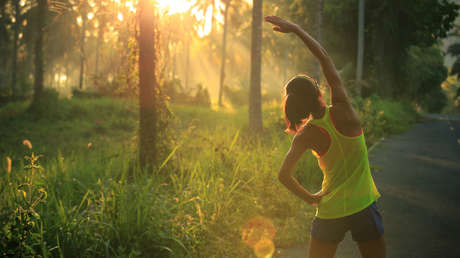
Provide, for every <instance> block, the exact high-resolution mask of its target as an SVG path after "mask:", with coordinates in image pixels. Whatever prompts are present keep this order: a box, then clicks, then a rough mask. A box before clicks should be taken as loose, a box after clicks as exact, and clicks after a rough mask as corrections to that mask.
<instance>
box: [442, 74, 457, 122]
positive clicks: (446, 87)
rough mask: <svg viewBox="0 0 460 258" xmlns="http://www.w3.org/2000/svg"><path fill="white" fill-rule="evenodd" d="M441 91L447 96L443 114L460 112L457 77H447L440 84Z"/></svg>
mask: <svg viewBox="0 0 460 258" xmlns="http://www.w3.org/2000/svg"><path fill="white" fill-rule="evenodd" d="M442 89H443V91H444V93H445V94H446V96H447V106H446V108H445V109H444V110H443V111H444V112H447V113H451V112H455V113H459V112H460V82H459V81H458V76H457V75H451V76H449V77H448V78H447V79H446V80H445V81H444V82H443V84H442Z"/></svg>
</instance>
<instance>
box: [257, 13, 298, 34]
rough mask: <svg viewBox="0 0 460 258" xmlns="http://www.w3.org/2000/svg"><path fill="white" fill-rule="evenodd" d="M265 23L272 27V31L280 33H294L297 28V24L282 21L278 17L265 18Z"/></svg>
mask: <svg viewBox="0 0 460 258" xmlns="http://www.w3.org/2000/svg"><path fill="white" fill-rule="evenodd" d="M265 21H266V22H269V23H271V24H273V25H274V26H273V30H274V31H278V32H282V33H290V32H294V31H295V30H296V29H297V28H298V26H297V24H295V23H292V22H290V21H287V20H284V19H282V18H280V17H278V16H266V17H265Z"/></svg>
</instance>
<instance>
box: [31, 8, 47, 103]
mask: <svg viewBox="0 0 460 258" xmlns="http://www.w3.org/2000/svg"><path fill="white" fill-rule="evenodd" d="M37 8H38V10H37V23H36V32H37V36H36V39H35V75H34V96H33V101H32V107H37V106H39V105H40V100H41V97H42V95H43V77H44V76H43V75H44V61H43V37H44V35H45V18H46V12H47V10H48V3H47V0H38V6H37Z"/></svg>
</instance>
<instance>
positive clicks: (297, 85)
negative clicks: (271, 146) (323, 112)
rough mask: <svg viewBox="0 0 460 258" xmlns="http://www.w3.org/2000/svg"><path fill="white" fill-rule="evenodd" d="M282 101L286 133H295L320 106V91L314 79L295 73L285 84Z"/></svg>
mask: <svg viewBox="0 0 460 258" xmlns="http://www.w3.org/2000/svg"><path fill="white" fill-rule="evenodd" d="M284 89H285V97H284V103H283V110H284V120H285V121H286V130H285V132H287V133H291V134H293V133H296V132H297V129H298V126H300V125H302V123H304V122H305V120H306V119H308V118H310V115H311V114H312V113H314V112H317V111H319V110H320V108H321V102H320V97H321V92H320V91H319V87H318V83H317V82H316V80H315V79H313V78H311V77H310V76H307V75H297V76H295V77H294V78H292V79H291V80H289V82H288V83H287V84H286V86H285V87H284Z"/></svg>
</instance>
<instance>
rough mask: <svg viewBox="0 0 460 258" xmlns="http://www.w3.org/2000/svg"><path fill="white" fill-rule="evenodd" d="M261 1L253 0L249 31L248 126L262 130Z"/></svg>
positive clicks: (254, 129) (255, 130)
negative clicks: (250, 30)
mask: <svg viewBox="0 0 460 258" xmlns="http://www.w3.org/2000/svg"><path fill="white" fill-rule="evenodd" d="M262 1H263V0H253V6H252V33H251V84H250V90H249V128H250V129H251V130H252V131H254V132H261V131H262V97H261V92H260V90H261V86H260V84H261V82H260V81H261V66H262Z"/></svg>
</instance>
